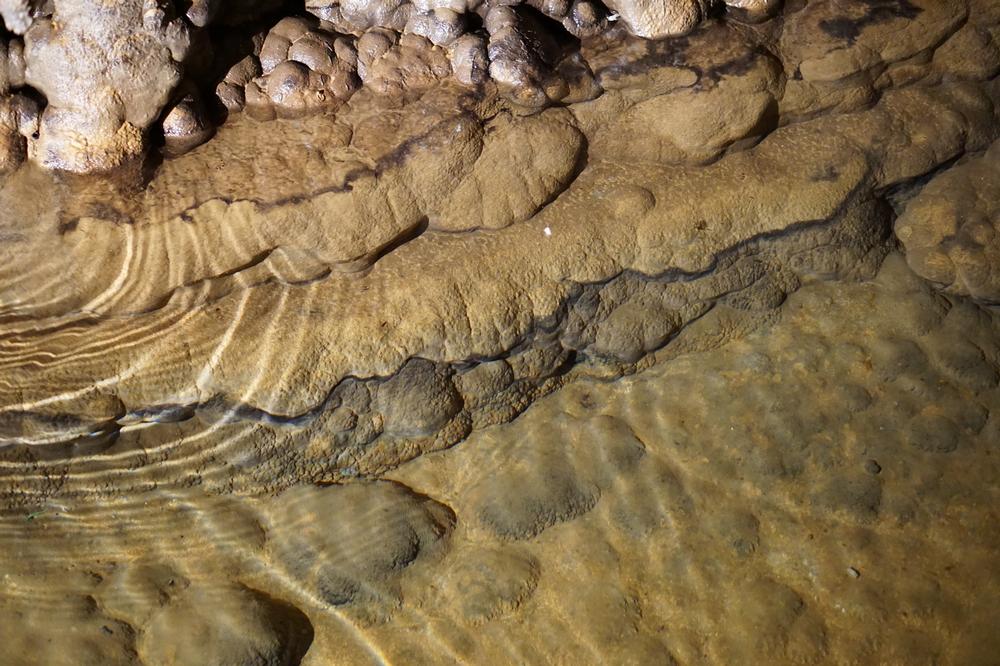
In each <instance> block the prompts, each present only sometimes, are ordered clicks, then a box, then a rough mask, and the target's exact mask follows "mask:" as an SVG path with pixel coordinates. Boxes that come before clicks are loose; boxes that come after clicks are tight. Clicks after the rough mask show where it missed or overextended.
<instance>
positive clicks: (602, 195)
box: [0, 26, 1000, 666]
mask: <svg viewBox="0 0 1000 666" xmlns="http://www.w3.org/2000/svg"><path fill="white" fill-rule="evenodd" d="M717 29H718V30H722V29H723V28H722V27H721V26H717ZM702 37H703V39H704V43H702V45H701V47H699V48H703V49H704V50H705V53H704V54H702V55H703V56H704V57H705V58H706V59H711V58H715V59H716V60H718V61H719V62H717V63H716V65H718V67H717V68H716V69H711V70H710V69H705V71H704V72H701V73H698V72H694V71H693V70H691V69H689V68H688V69H681V68H676V67H674V66H673V65H671V66H670V68H669V69H670V70H671V71H670V72H668V73H664V72H660V73H659V74H658V76H661V75H662V77H663V80H660V79H655V77H653V78H651V81H652V82H653V83H649V82H647V83H649V86H651V88H650V90H652V89H655V90H656V91H660V90H661V88H665V89H666V88H669V89H670V90H673V89H674V88H673V87H672V86H679V87H680V89H683V90H684V92H682V93H677V95H676V97H673V98H671V100H670V101H669V104H668V106H667V107H659V106H656V104H660V103H663V102H662V100H660V98H661V97H664V96H667V93H663V94H662V95H661V93H660V92H655V94H654V93H653V92H649V91H647V92H648V94H649V98H648V99H645V100H640V102H636V105H637V106H636V107H635V108H637V109H639V107H640V105H641V104H644V103H645V102H650V104H651V105H652V106H649V105H647V106H643V107H642V108H641V109H640V110H639V111H636V112H635V113H633V114H631V115H623V118H624V119H623V120H622V121H621V122H622V123H623V125H621V126H617V127H619V129H620V128H621V127H626V128H631V129H629V132H626V133H624V134H622V133H621V132H617V133H616V131H610V130H609V131H607V132H604V130H603V129H602V128H604V127H605V125H606V124H607V123H606V121H608V118H611V117H612V116H615V115H616V114H618V111H617V109H618V107H617V106H615V105H617V104H621V105H626V103H631V102H630V101H629V100H630V99H631V98H630V97H629V96H630V95H631V96H638V95H640V93H639V92H636V91H635V90H632V91H631V92H626V93H621V94H619V96H618V97H615V96H614V95H613V94H609V95H607V96H606V97H602V98H601V100H602V101H599V102H594V103H593V104H591V103H590V102H587V103H582V104H580V105H577V106H576V107H574V108H573V109H568V108H552V109H547V110H545V111H542V112H540V113H538V114H536V115H530V116H523V117H522V116H521V115H519V114H518V113H514V112H512V111H511V110H510V109H506V108H504V109H501V108H500V107H499V106H498V105H497V103H496V102H495V100H493V101H491V100H490V99H486V98H483V97H482V96H477V95H473V94H471V93H469V92H468V91H465V92H456V90H452V89H449V88H448V85H444V86H443V87H442V88H441V89H440V90H438V89H434V90H430V91H428V92H426V94H423V96H421V97H420V98H419V99H416V100H412V101H409V102H408V103H407V106H406V109H405V112H404V111H403V110H402V108H401V107H400V106H399V104H400V103H398V102H392V101H391V100H387V99H382V100H379V99H378V98H374V97H373V98H371V99H365V95H366V94H367V93H365V92H363V91H362V92H359V93H358V94H357V95H356V97H357V98H358V99H360V100H361V101H362V103H359V104H357V105H355V106H353V107H350V108H345V109H344V110H343V111H342V113H340V114H339V115H338V116H337V117H335V118H334V117H330V116H314V117H310V118H305V119H302V120H296V121H275V122H271V123H265V124H258V123H254V122H253V121H250V120H248V119H244V118H239V117H237V118H234V119H233V120H232V121H231V122H229V123H227V124H226V125H225V126H223V127H222V128H221V129H220V131H219V134H218V136H217V137H216V138H215V139H213V140H212V141H211V142H209V143H207V144H205V145H204V146H202V147H200V148H199V149H197V150H195V151H193V152H191V153H189V154H187V155H184V156H182V157H179V158H177V159H173V160H168V161H165V162H162V163H161V164H155V165H146V167H148V168H146V167H144V168H141V169H137V170H136V172H134V173H131V174H128V173H126V174H119V175H118V176H117V177H116V178H115V179H111V178H102V179H79V178H70V177H65V176H54V175H52V174H47V173H42V172H39V171H37V170H34V169H33V168H31V167H25V168H22V169H20V170H19V171H17V172H15V173H14V174H12V175H10V176H9V177H7V178H6V179H5V180H4V181H2V183H0V571H2V575H3V591H2V593H0V619H2V620H3V621H2V622H0V644H2V645H3V646H4V648H3V650H4V652H3V659H0V661H2V662H3V664H8V663H9V664H16V665H20V664H46V665H48V664H52V665H59V664H74V665H76V664H143V665H147V666H152V665H154V664H155V665H160V664H163V665H166V664H211V665H215V664H241V665H242V664H299V663H301V664H305V665H307V666H308V665H313V666H315V665H318V664H341V663H343V664H369V663H421V664H423V663H428V664H437V663H440V664H453V663H472V664H506V663H511V664H549V663H554V664H562V663H584V664H600V663H613V664H619V663H621V664H673V663H678V664H701V663H712V664H743V663H794V664H805V663H813V664H825V663H835V664H866V663H890V664H906V665H910V664H922V663H953V664H963V665H964V664H989V663H994V662H995V661H996V655H997V654H998V653H1000V643H998V642H997V637H996V632H995V627H996V626H998V625H1000V612H998V610H997V608H996V604H995V603H993V601H994V600H995V599H996V598H997V597H998V595H1000V568H998V567H997V566H996V564H997V556H998V549H1000V532H998V531H997V530H995V529H991V526H992V525H994V524H995V523H996V521H997V515H996V513H997V511H996V508H995V507H996V506H997V505H998V504H997V501H996V500H997V492H998V486H997V483H996V479H997V478H998V471H1000V470H998V468H997V465H998V462H997V455H996V444H997V442H1000V421H998V419H997V416H996V414H997V413H998V409H1000V388H998V384H1000V370H998V368H1000V315H998V314H997V311H996V310H995V308H994V309H991V308H989V307H986V306H983V305H982V304H980V303H977V302H973V301H972V300H969V299H967V298H965V297H963V296H961V295H955V294H950V295H945V294H943V293H942V292H941V291H939V290H938V289H936V288H934V287H932V286H931V285H930V283H928V282H926V281H924V280H923V279H921V278H920V277H918V276H916V275H915V274H914V273H912V272H911V271H910V269H909V268H908V265H907V261H908V260H910V261H911V263H912V260H913V256H912V255H911V256H908V257H907V258H905V259H904V257H903V256H902V255H901V254H899V253H898V252H897V251H896V250H898V248H896V246H895V245H894V243H895V241H894V240H893V239H892V237H891V233H890V232H891V221H892V219H893V217H894V216H895V215H896V214H897V213H898V211H897V210H894V209H893V207H892V206H893V205H894V206H896V207H897V208H898V207H903V206H905V205H906V203H907V200H908V199H909V198H910V197H911V196H912V195H913V191H911V190H913V189H915V188H918V187H919V186H920V183H919V182H916V181H918V180H919V179H920V178H922V176H923V174H926V173H928V172H930V171H932V170H933V169H934V168H937V167H939V166H942V165H943V164H944V163H945V162H946V161H947V160H949V159H952V157H953V156H954V155H955V154H960V153H961V152H962V151H963V150H968V151H970V152H974V151H975V150H979V149H980V148H982V147H983V146H980V145H979V144H975V145H974V146H972V147H969V145H971V142H973V141H979V140H980V139H979V138H976V137H978V136H979V135H978V134H977V132H978V131H979V130H980V129H982V128H981V127H979V129H976V127H978V126H974V121H973V120H968V118H966V116H964V115H962V114H961V113H958V112H954V111H953V110H952V109H951V107H948V106H946V103H950V102H951V101H953V100H955V99H958V100H963V99H965V97H963V96H962V95H958V94H956V95H943V94H942V95H939V97H940V98H941V99H937V97H935V96H933V95H930V94H924V93H923V92H920V91H917V92H914V91H913V90H910V89H903V90H900V91H893V92H887V93H886V94H885V100H881V101H879V102H878V105H877V106H874V107H872V108H871V109H868V108H864V109H861V110H857V111H856V112H854V113H853V116H852V117H851V118H848V119H847V120H846V121H845V120H843V118H840V117H833V119H830V120H827V119H823V118H820V119H818V120H815V121H805V120H802V121H801V122H797V123H790V124H789V125H788V126H787V127H782V128H780V129H775V128H774V127H771V126H770V125H768V124H767V122H765V121H767V117H765V116H767V114H766V113H765V111H766V110H767V109H769V108H770V106H771V103H772V102H774V99H772V97H771V94H772V92H773V93H774V94H777V90H776V89H777V87H778V84H777V78H778V77H777V75H776V74H774V73H773V72H772V71H771V69H772V67H771V64H772V63H770V60H768V58H766V57H764V56H763V55H762V54H761V53H759V52H757V51H754V52H753V53H752V54H751V55H750V56H749V57H748V58H747V59H745V61H744V60H739V59H737V60H735V61H734V60H733V58H731V57H730V56H731V55H732V54H731V53H730V51H733V52H735V51H738V50H739V49H741V48H744V47H745V46H746V44H743V42H740V43H739V44H736V45H733V44H735V42H733V43H730V41H731V40H729V41H727V40H726V39H722V38H718V37H711V35H709V36H707V37H706V36H704V35H703V36H702ZM724 37H725V35H724ZM712 40H714V41H712ZM716 42H718V43H716ZM636 44H638V46H637V45H636ZM643 44H644V43H638V42H636V43H633V44H631V46H630V47H629V48H632V49H638V50H639V55H638V56H636V57H638V58H640V59H643V58H646V57H647V56H648V57H652V55H650V53H649V52H648V49H650V48H652V47H649V46H645V45H643ZM705 44H708V46H705ZM803 48H804V47H803ZM653 55H655V53H654V54H653ZM659 55H660V56H663V57H666V56H664V54H663V53H660V54H659ZM674 55H675V56H676V57H678V58H679V57H680V55H679V54H674ZM607 57H608V58H609V59H610V58H611V56H607ZM621 57H624V55H622V56H621ZM672 57H673V56H672ZM734 62H735V63H736V64H734ZM720 63H721V64H720ZM608 66H609V67H610V65H608ZM664 69H668V68H667V66H666V65H664ZM733 70H738V71H737V72H736V74H734V76H735V75H739V76H745V77H748V78H753V77H758V78H759V79H760V81H759V83H760V86H761V90H763V89H765V88H766V89H767V91H768V92H766V93H764V92H762V93H761V95H762V96H763V97H764V98H766V99H758V100H757V101H758V102H759V103H760V106H761V110H759V111H760V113H759V114H757V115H756V116H754V117H753V118H750V119H749V120H747V119H746V118H743V120H746V122H744V123H742V124H740V123H739V122H737V121H740V118H736V119H735V120H734V119H733V118H729V117H727V118H725V119H724V120H725V122H722V121H720V122H719V123H717V125H719V126H720V127H722V126H724V127H727V128H729V127H736V129H733V130H732V132H733V135H732V136H729V135H728V134H727V135H726V136H725V137H723V138H722V139H719V140H718V141H716V140H715V139H713V140H712V141H707V140H706V141H705V142H703V144H704V145H703V144H702V143H698V142H697V141H692V144H691V145H682V144H683V141H682V138H689V136H690V135H693V134H695V133H696V132H695V130H698V129H699V127H700V126H697V123H698V122H701V121H702V120H703V119H704V115H705V114H707V113H708V112H707V111H705V109H706V108H715V107H716V105H715V104H714V103H712V104H707V103H705V100H704V98H699V97H698V96H699V95H714V94H715V93H716V89H715V88H713V86H716V85H720V86H721V85H730V84H731V82H730V83H725V84H721V83H720V81H724V80H725V79H726V76H728V75H729V74H732V73H733ZM637 71H640V70H637ZM706 72H707V73H706ZM727 73H729V74H727ZM619 74H620V76H621V77H622V81H623V82H619V83H620V84H621V85H623V86H626V87H627V86H628V85H632V84H630V83H629V81H632V78H629V77H633V76H635V77H638V76H639V75H638V74H636V73H635V72H633V71H632V70H628V69H627V68H625V69H622V71H621V72H619ZM703 75H704V78H705V79H706V80H705V81H700V77H702V76H703ZM690 77H695V80H697V81H699V84H698V86H694V82H692V81H689V80H688V79H689V78H690ZM674 79H677V81H675V80H674ZM754 80H756V79H754ZM678 81H679V82H678ZM605 82H607V81H605ZM612 82H613V81H612ZM633 83H635V82H634V81H633ZM654 83H655V85H653V84H654ZM782 85H784V83H782ZM956 85H958V84H956ZM689 86H693V88H692V90H690V91H687V90H686V88H687V87H689ZM639 88H642V86H640V87H639ZM772 88H773V89H774V90H772ZM637 89H638V88H637ZM736 90H737V92H736V93H732V94H734V95H736V97H737V98H740V99H742V98H743V97H745V96H746V95H748V94H749V93H746V94H745V91H744V90H743V89H741V88H737V89H736ZM616 94H618V93H616ZM642 94H646V93H642ZM894 95H895V96H894ZM921 95H923V96H921ZM873 97H874V96H873ZM711 99H716V98H715V97H712V98H711ZM609 100H610V101H609ZM657 100H659V101H657ZM900 100H902V101H900ZM942 100H944V101H942ZM956 103H957V102H956ZM601 104H606V105H607V106H601ZM703 104H704V106H702V105H703ZM911 106H912V107H913V108H916V109H918V111H920V110H923V111H926V113H923V112H918V111H914V112H911V111H910V108H911ZM675 107H676V108H675ZM676 109H681V110H686V111H685V113H680V112H677V113H674V111H675V110H676ZM692 109H696V110H698V113H693V112H691V110H692ZM900 109H904V110H905V112H904V111H900ZM942 109H944V110H942ZM640 111H641V112H640ZM939 111H940V113H938V112H939ZM945 111H947V113H946V112H945ZM846 113H847V112H846V111H845V114H846ZM970 114H971V112H970ZM751 115H752V114H751ZM758 116H760V117H758ZM970 117H971V115H970ZM984 117H985V116H984ZM650 118H668V120H670V122H673V120H674V119H676V118H686V119H694V120H693V121H691V123H692V124H691V125H690V126H685V127H682V128H681V130H678V129H677V128H676V127H673V126H670V127H668V128H666V129H663V128H661V129H663V132H664V133H665V134H664V136H665V135H666V134H670V132H672V131H676V134H670V136H673V137H674V138H673V139H671V140H669V141H668V140H667V139H665V138H663V136H661V137H660V139H662V140H661V141H660V143H659V144H657V145H655V146H654V145H650V146H645V145H643V146H639V147H636V146H635V144H636V143H637V142H636V140H635V139H634V137H635V136H639V135H640V134H641V132H638V131H637V130H636V129H635V127H636V126H641V125H643V124H644V123H646V122H647V121H648V120H649V119H650ZM762 118H764V120H762ZM941 118H944V119H945V120H947V121H948V122H953V123H954V124H955V127H958V129H955V127H952V126H951V125H949V126H948V127H946V129H948V131H944V130H940V131H939V129H940V128H939V127H938V126H937V125H934V126H933V127H930V129H928V125H927V123H937V122H938V121H939V119H941ZM945 120H941V121H940V122H942V123H944V122H945ZM980 120H982V119H980ZM650 122H651V121H650ZM705 122H706V124H710V123H709V122H708V121H705ZM975 122H979V120H975ZM989 122H992V121H991V120H990V119H987V120H982V125H983V126H988V125H989ZM890 125H891V126H892V131H893V132H895V133H897V134H898V135H899V137H901V138H900V139H899V141H897V142H894V143H893V142H889V143H887V142H884V141H882V139H881V136H882V133H883V132H884V131H886V130H885V127H887V126H890ZM740 127H742V129H741V130H739V131H737V129H739V128H740ZM970 128H971V129H970ZM701 129H704V128H701ZM668 130H669V131H668ZM682 130H683V131H682ZM951 130H954V131H951ZM705 131H706V132H707V131H708V130H705ZM758 133H769V134H768V136H767V137H766V138H762V137H761V136H758ZM987 134H988V133H987V132H986V131H985V130H983V131H982V135H983V136H986V135H987ZM737 135H738V136H737ZM622 136H625V137H633V138H630V139H629V138H626V139H622ZM595 137H596V138H595ZM955 137H961V138H960V139H956V138H955ZM968 137H972V138H968ZM591 139H593V140H591ZM966 139H968V142H970V144H969V145H966V144H965V143H962V142H964V141H966ZM674 140H676V141H675V143H671V142H670V141H674ZM982 140H983V141H985V139H982ZM758 141H759V143H758ZM955 142H958V143H957V144H955V145H953V144H954V143H955ZM914 146H917V147H916V148H914ZM977 146H978V147H977ZM633 148H635V149H636V150H639V151H640V153H641V154H640V155H638V156H629V152H630V151H631V150H632V149H633ZM640 149H641V150H640ZM642 151H646V152H642ZM654 153H655V154H654ZM248 154H252V155H253V156H254V159H245V157H246V155H248ZM792 154H794V155H795V158H796V159H794V160H790V159H789V155H792ZM626 157H628V158H629V159H626ZM632 157H634V161H630V159H631V158H632ZM935 160H936V161H935ZM931 162H933V163H931ZM973 171H974V172H975V173H979V172H980V171H984V172H985V171H986V167H984V166H982V165H980V166H975V167H973ZM946 184H947V183H946ZM973 198H974V197H973ZM890 202H891V204H890ZM932 203H933V202H932ZM965 203H967V204H968V205H969V207H970V209H973V210H976V203H975V202H971V201H967V202H965ZM925 205H926V204H925ZM970 215H971V213H970ZM914 217H916V216H914ZM925 223H927V220H925V219H923V218H920V219H916V220H915V222H914V226H915V228H917V230H916V231H914V232H913V234H918V235H919V233H922V232H923V231H924V230H923V229H922V227H921V224H923V226H933V225H928V224H925ZM983 229H984V225H983V224H979V225H978V226H976V228H975V229H974V230H973V231H972V232H969V234H973V233H975V234H979V236H976V238H977V239H979V240H982V243H984V244H985V243H988V242H989V238H987V237H986V236H987V235H986V234H985V232H984V231H983ZM932 231H933V230H932ZM980 237H982V238H980ZM983 238H985V240H983ZM979 240H977V241H976V242H979ZM955 247H958V248H959V250H961V249H962V247H965V246H961V244H958V245H949V246H948V248H946V249H948V250H949V251H954V252H953V254H955V253H957V254H960V252H958V251H955ZM942 251H943V250H942ZM930 263H931V264H934V262H930ZM969 265H971V266H972V267H973V269H975V267H976V266H978V264H977V263H976V262H970V264H969ZM931 268H940V266H937V265H936V264H934V265H932V266H931ZM973 269H970V270H973ZM987 277H988V276H987ZM977 284H980V283H977ZM990 284H991V283H990V280H989V279H986V278H984V279H983V280H981V285H980V286H982V287H983V289H984V290H986V289H988V288H989V286H990ZM983 285H985V286H983ZM953 291H954V290H953ZM977 293H979V292H977ZM983 300H988V299H986V298H984V299H983Z"/></svg>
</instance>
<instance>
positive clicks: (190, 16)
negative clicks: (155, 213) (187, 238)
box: [0, 0, 773, 173]
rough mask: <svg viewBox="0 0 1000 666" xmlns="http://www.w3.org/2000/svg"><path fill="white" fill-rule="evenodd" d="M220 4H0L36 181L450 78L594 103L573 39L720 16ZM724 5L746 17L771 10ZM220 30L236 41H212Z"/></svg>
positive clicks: (2, 90)
mask: <svg viewBox="0 0 1000 666" xmlns="http://www.w3.org/2000/svg"><path fill="white" fill-rule="evenodd" d="M727 2H730V0H727ZM230 4H231V5H232V6H229V5H226V4H225V3H224V2H222V0H199V1H198V2H193V3H181V2H173V1H172V0H163V1H157V0H125V1H123V2H115V3H113V5H108V3H105V2H101V1H100V0H83V1H77V0H53V1H52V2H49V3H36V2H29V0H5V2H4V3H3V4H2V5H0V18H2V19H3V27H5V28H6V31H0V52H3V55H4V57H2V58H0V101H2V100H3V97H4V96H5V95H7V94H8V90H9V89H10V88H11V86H13V87H14V88H22V87H24V88H25V90H29V89H30V90H32V91H34V92H37V93H41V94H42V95H43V96H44V99H45V100H46V102H47V104H46V107H45V109H44V111H43V112H42V115H41V120H40V125H39V126H38V127H37V129H36V130H32V131H30V132H28V134H27V136H28V139H29V140H28V145H29V150H27V153H28V155H29V156H30V157H31V158H32V159H33V161H34V162H36V163H37V164H39V165H41V166H43V167H45V168H50V169H58V170H64V171H72V172H81V173H87V172H105V171H110V170H113V169H117V168H119V167H121V166H122V165H123V164H125V163H127V162H129V161H130V160H135V159H136V158H139V157H141V156H142V155H143V154H144V153H145V151H146V150H148V148H149V144H150V141H151V140H154V141H155V139H157V138H162V139H163V141H164V144H165V148H166V151H165V152H166V154H167V155H173V154H177V153H179V152H184V151H186V150H190V149H192V148H194V147H195V146H197V145H199V144H200V143H203V142H204V141H206V140H207V139H208V138H209V137H210V136H211V134H212V125H213V123H214V120H215V116H217V115H218V114H216V113H213V110H221V109H222V108H224V109H225V110H226V111H228V112H236V111H240V110H242V109H243V108H246V109H247V110H248V112H249V113H250V114H251V115H253V116H254V117H255V118H257V119H261V120H266V119H273V118H274V117H276V116H277V117H295V116H300V115H303V114H307V113H318V112H331V111H335V110H336V109H337V108H338V107H339V106H340V105H341V104H342V103H343V102H344V101H345V100H347V99H348V98H350V97H351V96H352V95H353V94H354V93H355V92H356V91H357V89H358V88H359V86H361V85H362V84H365V85H367V86H368V87H370V88H371V89H372V90H374V91H377V92H379V93H383V94H387V93H396V94H400V93H407V94H412V93H414V92H416V91H418V90H420V89H421V88H426V87H427V86H429V85H433V84H434V83H435V82H437V81H439V80H441V79H443V78H447V77H450V76H452V74H454V77H455V79H456V80H458V81H459V82H461V83H463V84H465V85H470V86H474V85H478V84H482V83H484V82H486V81H487V80H489V79H492V80H493V81H494V82H495V83H496V84H497V85H499V86H500V87H501V88H502V89H503V90H505V91H507V92H508V93H509V94H510V95H511V97H512V98H513V99H516V100H517V101H519V102H520V103H522V104H525V105H528V106H531V107H538V106H544V105H546V104H548V103H551V102H560V101H562V102H567V101H570V102H571V101H578V100H580V99H584V98H592V97H594V96H596V95H597V94H599V92H600V86H599V85H598V84H597V83H596V82H595V81H594V80H593V75H592V73H591V71H590V68H589V67H588V65H587V63H586V61H585V60H584V59H583V58H581V57H580V54H579V52H578V39H579V38H594V37H597V36H600V35H604V34H606V33H607V34H608V35H610V38H611V39H616V38H619V37H620V36H621V35H623V34H625V33H624V32H623V30H627V32H628V33H631V34H634V35H638V36H641V37H651V38H663V37H669V36H676V35H682V34H686V33H688V32H690V31H691V30H693V29H694V28H695V27H696V26H697V25H698V24H699V23H700V22H701V21H702V20H704V19H705V18H706V17H707V16H708V15H709V11H710V9H711V8H712V5H713V4H714V3H713V2H709V0H668V1H665V2H664V1H661V2H652V3H651V2H647V1H646V0H640V1H639V2H635V1H632V2H626V3H621V2H617V3H612V5H611V6H610V9H609V8H608V7H605V6H603V5H601V4H600V3H599V2H595V1H593V0H575V1H574V2H567V1H565V0H563V1H561V2H560V1H556V2H544V3H525V4H520V3H519V2H506V1H505V2H493V1H492V0H487V1H485V2H478V1H477V2H471V3H466V2H462V1H459V2H427V1H426V0H421V1H420V2H413V3H410V2H405V1H403V0H396V1H393V0H389V1H386V0H374V1H371V2H369V1H364V2H357V1H351V2H343V3H342V2H323V1H322V0H320V1H315V0H311V1H310V2H308V3H306V9H307V10H308V14H307V15H302V16H286V17H281V15H280V14H281V9H282V8H281V5H280V3H276V2H266V1H261V0H254V1H253V2H249V3H239V4H238V5H237V3H230ZM719 4H720V5H722V3H721V2H720V3H719ZM730 4H732V5H733V7H734V8H735V10H736V11H737V14H738V16H739V17H743V18H746V17H749V16H753V17H759V16H763V15H767V14H768V13H770V12H771V10H772V9H773V7H772V5H773V3H771V2H767V1H765V0H755V1H753V2H747V1H746V0H732V1H731V2H730ZM722 6H724V5H722ZM611 10H614V11H613V13H609V12H610V11H611ZM618 19H620V24H619V25H618V26H617V27H618V29H612V28H615V27H616V26H615V21H616V20H618ZM221 24H225V25H226V27H228V28H230V29H231V30H235V32H236V34H237V35H239V36H236V35H234V34H233V33H230V34H228V35H226V34H222V35H221V36H220V33H219V32H218V30H216V31H215V32H213V31H211V30H210V29H209V28H210V27H213V26H214V27H219V26H220V25H221ZM233 26H236V27H235V28H233ZM22 36H23V37H22ZM234 63H235V64H234ZM198 89H201V90H202V92H203V93H205V94H206V95H207V98H208V101H209V103H208V104H203V103H202V102H201V100H200V96H201V94H200V93H197V92H196V91H197V90H198ZM192 95H194V96H192ZM216 107H218V108H216ZM2 126H3V130H4V134H3V135H2V136H0V149H2V150H0V170H9V169H10V168H11V166H10V165H13V164H15V163H16V162H19V161H21V160H23V159H24V154H25V147H24V142H23V141H21V140H20V139H16V137H14V136H13V133H14V129H16V128H17V125H16V124H12V123H11V122H9V121H4V122H3V125H2ZM8 135H10V138H8ZM15 144H16V145H15Z"/></svg>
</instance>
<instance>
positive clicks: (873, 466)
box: [865, 460, 882, 474]
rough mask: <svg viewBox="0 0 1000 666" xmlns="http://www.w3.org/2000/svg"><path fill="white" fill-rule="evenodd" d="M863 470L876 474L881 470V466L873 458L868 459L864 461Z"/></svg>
mask: <svg viewBox="0 0 1000 666" xmlns="http://www.w3.org/2000/svg"><path fill="white" fill-rule="evenodd" d="M865 471H866V472H868V473H869V474H878V473H879V472H881V471H882V466H881V465H879V464H878V463H877V462H875V461H874V460H869V461H868V462H866V463H865Z"/></svg>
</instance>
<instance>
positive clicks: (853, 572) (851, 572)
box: [847, 567, 861, 578]
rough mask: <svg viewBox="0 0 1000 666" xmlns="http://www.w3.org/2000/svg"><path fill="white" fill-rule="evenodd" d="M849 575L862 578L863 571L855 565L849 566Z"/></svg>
mask: <svg viewBox="0 0 1000 666" xmlns="http://www.w3.org/2000/svg"><path fill="white" fill-rule="evenodd" d="M847 575H848V576H850V577H851V578H861V572H860V571H858V570H857V569H855V568H854V567H847Z"/></svg>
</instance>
